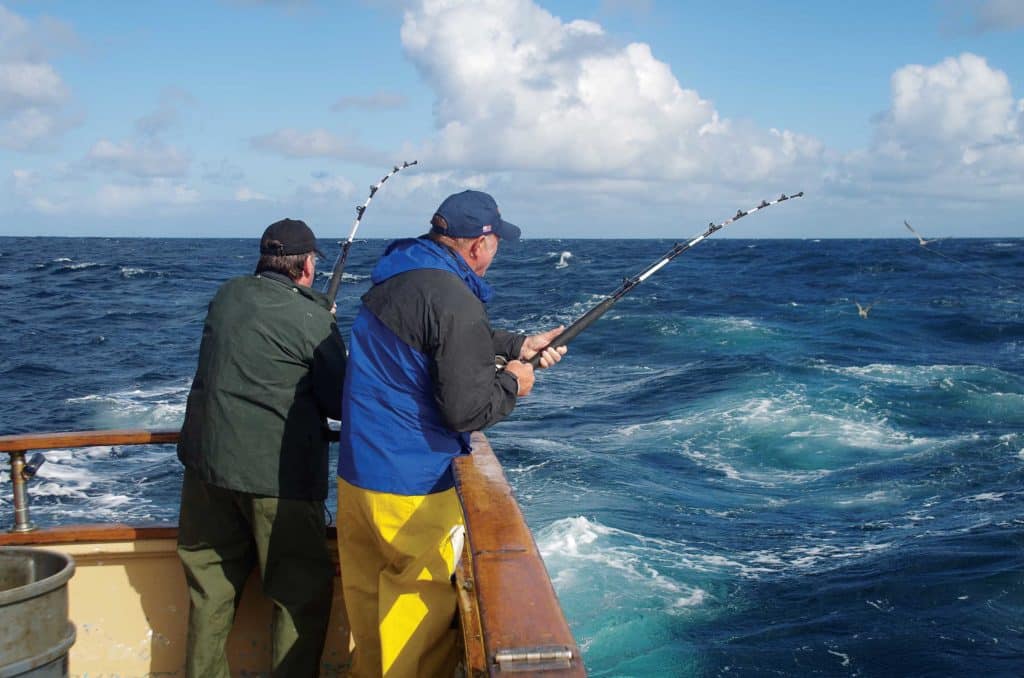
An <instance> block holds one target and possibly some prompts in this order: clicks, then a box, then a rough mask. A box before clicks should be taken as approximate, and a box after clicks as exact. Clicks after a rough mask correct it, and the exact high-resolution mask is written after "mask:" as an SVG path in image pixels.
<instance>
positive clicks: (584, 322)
mask: <svg viewBox="0 0 1024 678" xmlns="http://www.w3.org/2000/svg"><path fill="white" fill-rule="evenodd" d="M803 194H804V192H803V191H800V192H799V193H794V194H793V195H786V194H785V193H783V194H782V195H780V196H779V197H778V198H776V199H775V200H762V201H761V204H760V205H758V206H757V207H752V208H750V209H749V210H747V211H745V212H744V211H743V210H738V211H737V212H736V214H735V215H733V216H732V217H730V218H728V219H726V220H725V221H723V222H722V223H720V224H716V223H714V222H712V223H710V224H708V229H707V230H706V231H704V232H703V233H701V234H700V235H698V236H697V237H696V238H694V239H692V240H690V241H688V242H685V243H676V244H675V246H673V247H672V249H670V250H669V251H668V252H666V253H665V255H664V256H663V257H662V258H661V259H658V261H656V262H654V263H653V264H651V265H650V266H648V267H647V268H645V269H644V270H643V271H642V272H641V273H640V274H639V275H636V276H633V277H632V278H626V279H625V281H623V283H622V285H620V286H619V288H618V289H617V290H615V291H614V292H612V293H611V294H610V295H608V298H607V299H605V300H604V301H602V302H600V303H599V304H597V305H596V306H594V307H593V308H591V309H590V310H589V311H587V312H586V313H584V314H583V315H582V316H581V317H580V318H579V320H577V321H576V322H574V323H573V324H572V325H569V327H567V328H566V329H565V331H564V332H562V333H561V334H559V335H558V336H557V337H555V340H554V341H552V342H551V343H550V344H548V346H546V347H545V348H558V347H559V346H565V345H566V344H568V343H569V342H570V341H572V340H573V339H575V338H576V336H577V335H579V333H580V332H582V331H583V330H585V329H587V328H588V327H590V326H591V325H592V324H593V323H594V321H595V320H597V319H598V318H600V317H601V316H603V315H604V314H605V313H606V312H607V311H608V309H610V308H611V307H612V306H614V305H615V304H616V303H618V301H619V300H620V299H622V297H624V296H626V295H627V294H629V293H630V292H632V291H633V290H634V289H635V288H636V286H637V285H639V284H640V283H642V282H643V281H645V280H647V279H648V278H650V277H651V276H652V275H654V274H655V273H657V272H658V271H659V270H661V268H662V267H663V266H665V264H667V263H668V262H670V261H672V260H673V259H675V258H676V257H678V256H679V255H680V254H682V253H683V252H685V251H686V250H688V249H690V248H691V247H693V246H694V245H697V244H698V243H700V242H701V241H702V240H705V239H707V238H709V237H711V235H712V234H713V233H715V232H716V231H720V230H721V229H723V228H725V227H726V226H728V225H729V224H731V223H733V222H734V221H738V220H739V219H742V218H743V217H745V216H747V215H748V214H753V213H754V212H757V211H760V210H763V209H766V208H768V207H771V206H772V205H775V204H778V203H780V202H784V201H786V200H792V199H793V198H801V197H803ZM543 351H544V349H541V350H540V351H538V352H537V355H535V356H533V357H532V358H530V360H529V361H527V362H529V363H530V364H531V365H533V366H534V367H537V366H538V365H540V356H541V353H543Z"/></svg>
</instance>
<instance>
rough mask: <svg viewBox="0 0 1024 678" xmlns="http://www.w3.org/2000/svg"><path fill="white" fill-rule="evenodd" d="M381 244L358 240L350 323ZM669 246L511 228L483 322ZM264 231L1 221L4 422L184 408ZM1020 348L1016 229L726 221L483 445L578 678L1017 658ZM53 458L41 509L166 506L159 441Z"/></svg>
mask: <svg viewBox="0 0 1024 678" xmlns="http://www.w3.org/2000/svg"><path fill="white" fill-rule="evenodd" d="M385 244H386V243H385V242H384V241H380V240H369V241H363V242H359V243H357V244H356V246H355V247H354V248H353V251H352V256H351V258H350V261H349V265H348V268H347V273H346V276H345V282H344V284H343V286H342V289H341V295H340V297H339V304H338V305H339V318H340V321H341V323H340V324H341V326H342V329H343V332H345V333H347V330H348V323H349V321H350V320H351V318H352V315H353V312H354V309H355V308H356V304H357V300H358V296H359V295H360V294H361V293H362V292H363V291H365V289H367V286H368V284H369V282H368V277H367V276H368V273H369V270H370V267H371V266H372V263H373V262H374V261H375V260H376V258H377V257H378V256H379V254H380V253H381V251H382V249H383V247H384V245H385ZM671 245H672V242H671V241H667V240H666V241H657V240H526V241H524V242H522V243H519V244H514V245H504V244H503V245H502V249H501V252H500V253H499V255H498V259H497V261H496V263H495V264H494V266H493V267H492V269H491V272H490V273H489V274H488V277H489V279H490V280H491V281H492V283H493V284H494V285H495V287H496V288H497V291H498V293H497V296H496V299H495V300H494V301H493V302H492V304H491V306H490V309H491V317H492V321H493V324H494V325H496V326H500V327H504V328H508V329H513V330H521V331H527V332H535V331H539V330H542V329H546V328H548V327H551V326H553V325H556V324H559V323H568V322H571V321H572V320H573V319H574V318H576V317H578V316H579V315H581V314H582V313H583V312H584V311H586V310H587V309H588V308H589V307H590V306H591V305H592V304H594V303H595V302H596V301H598V300H600V299H601V298H602V296H603V295H605V294H607V293H609V292H611V291H612V290H614V289H615V288H616V287H617V286H618V285H619V283H620V282H621V280H622V279H623V278H624V277H625V276H629V275H633V274H636V273H638V272H639V271H640V270H642V269H643V268H644V267H645V266H646V265H647V264H649V263H651V262H653V261H655V260H656V259H658V258H659V257H660V256H661V255H662V254H663V253H664V252H665V251H666V250H668V249H669V247H671ZM322 249H325V251H328V252H335V251H336V247H335V246H334V245H333V243H332V244H325V245H324V246H323V247H322ZM255 250H256V247H255V239H250V240H172V239H71V238H67V239H66V238H9V237H8V238H0V293H2V298H3V303H2V304H0V317H2V323H3V332H2V333H0V394H2V396H0V432H2V433H21V432H33V431H53V430H73V429H89V428H121V427H154V428H169V427H175V426H177V425H179V423H180V421H181V418H182V416H183V413H184V403H185V396H186V394H187V390H188V386H189V381H190V379H191V375H192V371H193V369H194V367H195V360H196V352H197V349H198V344H199V338H200V332H201V327H202V320H203V316H204V313H205V308H206V303H207V302H208V300H209V298H210V297H211V296H212V294H213V293H214V291H215V289H216V288H217V286H218V284H220V283H221V282H222V281H223V280H225V279H227V278H229V277H231V276H234V275H240V274H245V273H247V272H249V271H250V270H251V267H252V265H253V263H254V254H255ZM329 264H330V262H327V264H326V265H325V268H329ZM325 279H326V274H323V275H322V276H321V278H320V281H319V284H320V285H322V284H323V282H324V281H325ZM857 304H860V305H861V307H866V306H868V305H869V304H870V305H871V306H870V310H869V311H868V312H867V317H862V316H861V315H860V314H859V313H858V307H857ZM1022 359H1024V240H1022V239H1001V240H990V239H970V240H944V241H940V242H937V243H933V244H931V245H929V246H928V248H927V249H925V248H922V247H920V246H918V244H917V243H916V241H914V240H913V239H911V238H902V239H893V240H820V241H819V240H736V239H724V238H717V239H715V238H713V239H711V240H709V241H707V242H705V243H703V244H701V245H700V246H699V247H696V248H694V249H693V250H692V251H690V252H688V253H686V254H684V255H683V256H682V257H680V258H679V259H678V260H676V261H675V262H673V263H672V264H670V265H669V266H668V267H666V268H664V269H663V270H662V271H660V272H659V273H657V274H656V275H654V276H653V277H652V278H650V279H649V280H648V281H647V282H645V283H644V284H642V285H641V286H639V287H638V288H637V290H636V291H635V292H634V293H633V294H631V295H630V296H627V297H626V298H625V299H624V300H623V301H622V302H620V303H619V304H618V305H617V306H615V307H614V308H613V309H612V310H611V311H610V312H609V313H608V314H607V315H606V316H605V317H604V318H603V319H601V320H600V321H599V322H597V323H596V324H595V325H594V326H592V327H591V328H590V329H589V330H587V331H586V332H584V334H582V335H581V336H580V337H579V338H578V339H577V340H576V341H575V342H573V344H572V346H571V348H570V352H569V355H568V356H567V357H566V358H565V360H564V361H563V362H562V363H560V364H559V365H558V366H557V367H555V368H554V369H552V370H550V371H547V372H545V373H543V374H542V375H540V376H539V378H538V381H537V385H536V388H535V390H534V393H533V394H532V395H530V396H529V397H528V398H526V399H525V400H524V401H523V402H522V403H521V404H520V406H519V407H518V408H517V409H516V411H515V412H514V413H513V414H512V416H511V417H510V418H509V419H508V420H507V421H505V422H502V423H501V424H499V425H497V426H495V427H494V428H492V429H491V430H489V431H488V435H489V436H490V438H491V442H492V444H493V446H494V448H495V451H496V452H497V454H498V456H499V458H500V459H501V460H502V463H503V464H504V467H505V470H506V474H507V475H508V477H509V480H510V481H511V483H512V485H513V487H514V488H515V491H516V494H517V496H518V499H519V501H520V504H521V505H522V507H523V510H524V513H525V514H526V517H527V520H528V522H529V524H530V526H531V527H532V529H533V531H534V535H535V538H536V540H537V543H538V545H539V547H540V549H541V552H542V553H543V555H544V559H545V562H546V564H547V567H548V570H549V572H550V573H551V576H552V579H553V581H554V585H555V589H556V591H557V592H558V595H559V597H560V599H561V601H562V604H563V607H564V609H565V612H566V615H567V617H568V619H569V623H570V625H571V626H572V629H573V631H574V633H575V634H576V637H577V640H578V642H579V643H580V646H581V648H582V650H583V653H584V659H585V662H586V665H587V667H588V670H589V671H590V673H591V675H594V676H773V675H778V676H893V675H923V676H951V675H965V674H971V673H979V674H983V675H987V676H1001V675H1007V676H1009V675H1024V584H1022V581H1024V514H1022V508H1024V485H1022V481H1024V360H1022ZM47 458H48V461H47V463H46V464H45V465H44V466H43V467H42V469H41V470H40V472H39V475H38V477H37V479H36V480H35V481H33V483H32V485H31V489H30V494H31V499H32V515H33V519H34V520H35V521H36V522H37V523H38V524H42V525H52V524H56V523H60V522H72V521H74V522H81V521H86V520H117V521H173V520H174V519H175V517H176V513H177V505H176V504H177V493H178V488H179V483H180V479H181V469H180V467H179V465H178V463H177V461H176V459H175V456H174V451H173V449H171V448H169V447H166V446H162V447H150V448H111V447H97V448H89V449H83V450H74V451H72V450H65V451H56V452H53V453H51V454H49V455H48V457H47ZM332 501H333V500H332ZM11 522H12V511H11V505H10V480H9V478H8V477H7V474H6V472H4V475H3V477H2V478H0V524H3V525H9V524H10V523H11Z"/></svg>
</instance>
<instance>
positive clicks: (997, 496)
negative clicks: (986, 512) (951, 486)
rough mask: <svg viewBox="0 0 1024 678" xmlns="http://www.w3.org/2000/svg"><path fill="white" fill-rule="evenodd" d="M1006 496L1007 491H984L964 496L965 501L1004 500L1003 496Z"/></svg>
mask: <svg viewBox="0 0 1024 678" xmlns="http://www.w3.org/2000/svg"><path fill="white" fill-rule="evenodd" d="M1005 496H1006V493H1005V492H982V493H980V494H975V495H972V496H970V497H964V498H963V501H967V502H983V501H1002V500H1003V497H1005Z"/></svg>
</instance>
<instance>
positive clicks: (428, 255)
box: [370, 238, 494, 304]
mask: <svg viewBox="0 0 1024 678" xmlns="http://www.w3.org/2000/svg"><path fill="white" fill-rule="evenodd" d="M425 268H426V269H435V270H439V271H449V272H451V273H454V274H455V275H457V276H458V277H459V278H461V279H462V281H463V282H464V283H466V286H467V287H468V288H469V289H470V290H471V291H472V292H473V294H474V295H476V297H477V299H479V300H480V301H482V302H483V303H485V304H486V303H487V302H489V301H490V300H491V297H492V296H493V295H494V289H493V288H492V287H491V286H490V285H489V284H488V283H487V281H486V280H484V279H483V278H481V277H480V276H478V275H477V274H476V273H475V272H473V269H471V268H470V267H469V265H468V264H467V263H466V262H465V261H463V260H462V257H460V256H459V255H458V254H456V253H455V252H453V251H452V250H450V249H448V248H447V247H445V246H444V245H441V244H439V243H436V242H434V241H433V240H429V239H427V238H403V239H402V240H395V241H394V242H392V243H391V244H390V245H388V247H387V249H386V250H384V256H382V257H381V258H380V261H378V262H377V265H376V266H374V267H373V272H372V273H371V274H370V279H371V280H372V281H373V284H374V285H377V284H379V283H382V282H384V281H385V280H387V279H388V278H393V277H395V276H396V275H399V274H401V273H407V272H408V271H415V270H419V269H425Z"/></svg>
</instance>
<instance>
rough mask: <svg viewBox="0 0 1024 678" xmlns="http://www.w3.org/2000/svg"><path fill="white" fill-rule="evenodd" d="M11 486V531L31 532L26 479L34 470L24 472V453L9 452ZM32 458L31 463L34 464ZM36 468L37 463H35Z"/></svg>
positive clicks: (31, 525)
mask: <svg viewBox="0 0 1024 678" xmlns="http://www.w3.org/2000/svg"><path fill="white" fill-rule="evenodd" d="M10 455H11V486H12V487H13V488H14V527H12V528H11V532H31V531H32V530H34V529H36V526H35V525H33V524H32V521H31V520H29V517H28V490H27V486H28V479H29V478H31V477H32V475H33V474H34V473H35V471H31V472H30V473H28V474H26V473H25V453H24V452H23V451H21V452H18V451H16V452H11V453H10ZM35 463H36V462H35V460H34V459H33V464H35ZM36 468H38V465H36Z"/></svg>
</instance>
